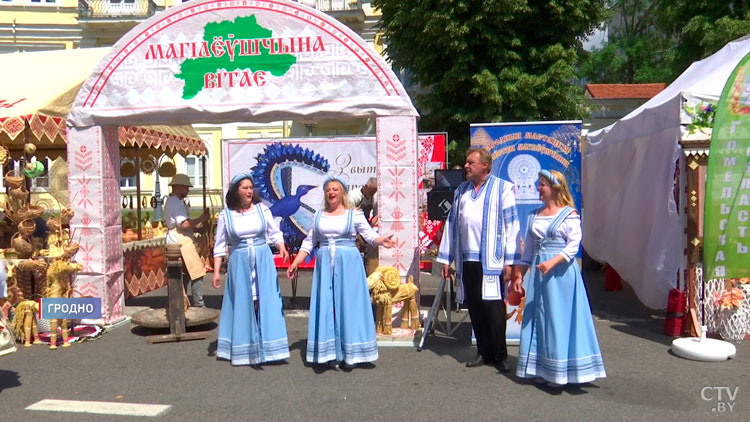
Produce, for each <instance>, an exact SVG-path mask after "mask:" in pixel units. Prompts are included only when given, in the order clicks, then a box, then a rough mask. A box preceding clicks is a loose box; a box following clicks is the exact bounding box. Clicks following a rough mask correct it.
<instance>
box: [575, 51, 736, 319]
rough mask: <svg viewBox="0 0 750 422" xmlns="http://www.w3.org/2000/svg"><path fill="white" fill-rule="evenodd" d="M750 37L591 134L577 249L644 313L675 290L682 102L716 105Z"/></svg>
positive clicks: (681, 236)
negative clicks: (610, 272)
mask: <svg viewBox="0 0 750 422" xmlns="http://www.w3.org/2000/svg"><path fill="white" fill-rule="evenodd" d="M748 53H750V37H744V38H741V39H739V40H736V41H733V42H730V43H729V44H727V45H726V46H724V48H722V49H721V50H719V51H718V52H716V53H715V54H713V55H712V56H710V57H708V58H706V59H704V60H701V61H699V62H695V63H693V64H692V65H690V67H689V68H688V69H687V70H686V71H685V72H684V73H683V74H682V75H680V77H679V78H677V79H676V80H675V81H674V82H673V83H672V84H671V85H669V86H668V87H667V89H665V90H664V91H662V92H660V93H659V94H658V95H657V96H655V97H654V98H652V99H651V100H649V101H648V102H646V103H645V104H643V105H642V106H640V107H639V108H637V109H636V110H634V111H633V112H632V113H630V114H628V115H627V116H625V117H623V118H622V119H620V120H619V121H617V122H615V123H614V124H612V125H610V126H608V127H606V128H604V129H601V130H598V131H596V132H592V133H590V134H589V136H588V144H587V145H586V150H585V152H584V156H583V180H582V186H583V200H584V205H585V224H584V225H583V246H584V248H585V249H586V252H587V253H588V254H589V255H590V256H591V257H593V258H594V259H596V260H597V261H600V262H607V263H609V265H611V266H612V267H613V268H614V269H615V270H616V271H617V272H618V273H619V274H620V276H622V278H623V279H624V280H626V281H627V282H628V283H630V285H631V286H632V287H633V289H634V290H635V292H636V294H637V295H638V298H639V299H640V300H641V301H642V302H643V303H644V304H645V305H647V306H649V307H651V308H664V307H666V304H667V294H668V292H669V290H670V289H672V288H674V287H676V286H677V277H678V272H679V269H680V268H681V265H680V264H681V262H682V259H683V251H684V248H685V244H684V234H683V230H684V227H683V225H682V224H681V222H680V216H679V214H678V211H677V207H676V204H675V200H674V192H673V187H674V177H675V163H676V162H677V160H678V158H679V155H680V146H679V143H678V141H679V139H680V136H681V132H682V127H681V119H680V115H681V105H682V102H683V101H685V98H688V97H691V98H703V99H712V100H718V98H719V97H720V96H721V92H722V90H723V89H724V85H725V84H726V81H727V79H728V78H729V75H730V74H731V72H732V71H733V70H734V68H735V67H736V66H737V63H739V61H740V60H741V59H742V58H743V57H744V56H745V55H747V54H748Z"/></svg>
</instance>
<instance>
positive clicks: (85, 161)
mask: <svg viewBox="0 0 750 422" xmlns="http://www.w3.org/2000/svg"><path fill="white" fill-rule="evenodd" d="M93 158H94V156H93V151H87V150H86V147H85V146H83V145H82V146H81V148H80V149H79V150H78V151H77V152H76V156H75V160H74V163H75V166H76V168H78V169H79V170H80V171H82V172H85V171H87V170H88V169H90V168H91V165H92V164H93V162H94V160H93Z"/></svg>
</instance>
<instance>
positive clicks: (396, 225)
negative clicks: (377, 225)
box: [391, 207, 404, 233]
mask: <svg viewBox="0 0 750 422" xmlns="http://www.w3.org/2000/svg"><path fill="white" fill-rule="evenodd" d="M403 216H404V213H403V212H401V208H399V207H396V209H394V210H393V212H392V213H391V217H393V219H394V220H395V221H394V222H393V224H391V230H392V231H394V232H396V233H398V232H400V231H402V230H404V224H403V223H401V217H403Z"/></svg>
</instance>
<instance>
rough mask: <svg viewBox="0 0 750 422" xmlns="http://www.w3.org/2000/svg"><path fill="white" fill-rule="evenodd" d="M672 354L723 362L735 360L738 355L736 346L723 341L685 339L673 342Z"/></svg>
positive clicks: (705, 360) (692, 358)
mask: <svg viewBox="0 0 750 422" xmlns="http://www.w3.org/2000/svg"><path fill="white" fill-rule="evenodd" d="M672 352H674V354H675V355H677V356H679V357H682V358H685V359H691V360H700V361H703V362H722V361H725V360H727V359H731V358H733V357H734V356H735V355H736V354H737V348H736V347H734V344H732V343H729V342H726V341H722V340H715V339H712V338H704V339H703V340H701V339H700V338H697V337H684V338H678V339H674V341H672Z"/></svg>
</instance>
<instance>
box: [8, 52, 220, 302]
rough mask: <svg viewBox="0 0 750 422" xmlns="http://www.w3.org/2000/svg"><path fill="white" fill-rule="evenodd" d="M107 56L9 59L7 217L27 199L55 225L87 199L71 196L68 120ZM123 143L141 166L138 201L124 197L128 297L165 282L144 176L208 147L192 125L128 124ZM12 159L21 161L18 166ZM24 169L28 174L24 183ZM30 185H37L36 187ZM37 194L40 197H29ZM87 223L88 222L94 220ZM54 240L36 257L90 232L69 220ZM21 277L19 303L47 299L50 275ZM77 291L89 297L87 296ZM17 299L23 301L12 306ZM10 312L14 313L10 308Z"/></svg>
mask: <svg viewBox="0 0 750 422" xmlns="http://www.w3.org/2000/svg"><path fill="white" fill-rule="evenodd" d="M108 51H109V48H93V49H78V50H63V51H45V52H35V53H14V54H7V55H4V56H5V57H4V58H3V64H4V66H3V68H2V69H0V73H2V74H4V75H3V76H5V78H4V79H5V80H6V81H14V83H12V84H7V85H6V86H5V87H4V88H3V92H2V94H0V96H1V97H0V161H2V164H3V166H4V167H5V168H4V171H3V174H4V175H6V176H8V177H6V179H5V183H4V185H5V188H6V189H7V190H6V196H5V198H4V200H3V209H4V210H5V211H6V216H8V214H9V211H10V212H11V217H12V213H13V212H15V210H13V208H18V204H17V203H15V202H13V201H14V200H21V199H23V200H25V201H26V208H29V207H31V208H34V209H35V210H37V211H38V212H37V213H36V214H40V215H39V216H36V214H34V215H35V216H36V217H41V215H42V214H44V215H45V216H47V217H52V219H54V218H59V217H55V216H56V215H57V214H58V213H59V211H60V209H65V207H68V206H70V200H72V201H74V202H76V201H79V202H80V201H81V200H82V198H81V196H80V195H81V193H83V192H70V197H69V192H68V177H67V176H68V168H69V162H68V161H67V155H68V152H67V146H66V143H67V140H68V136H67V128H66V125H65V118H66V116H67V114H68V112H69V110H70V107H71V105H72V102H73V100H74V99H75V96H76V95H77V93H78V90H79V89H80V87H81V84H82V83H83V81H84V79H85V78H86V77H87V75H88V74H89V73H90V72H91V71H92V69H93V68H94V66H95V65H96V63H98V62H99V61H100V60H101V59H102V58H103V57H104V56H105V55H106V54H107V52H108ZM51 63H54V64H55V66H57V68H56V70H55V77H53V78H52V77H50V76H49V66H50V64H51ZM21 69H23V71H20V70H21ZM11 71H12V72H13V73H12V75H11V74H10V72H11ZM5 73H7V75H5ZM117 139H118V141H119V154H120V156H121V157H128V158H130V159H131V161H132V162H134V163H135V166H133V165H132V164H130V165H131V166H132V167H133V168H132V169H128V170H132V174H127V176H135V178H136V179H138V183H137V185H136V187H137V190H136V195H135V196H134V198H133V197H130V198H128V197H123V201H127V200H128V199H129V203H128V204H127V206H129V207H131V208H133V210H132V211H128V210H126V211H125V213H124V217H127V219H129V220H132V222H131V223H130V225H131V226H132V227H131V232H132V235H131V234H130V232H128V233H125V234H123V240H124V241H125V240H126V241H127V242H124V243H123V247H122V249H121V251H122V252H121V253H122V255H123V257H124V260H125V262H126V267H127V268H132V271H127V272H126V273H125V285H126V292H127V295H128V296H129V297H130V296H135V295H138V294H142V293H145V292H147V291H150V290H153V289H156V288H159V287H161V286H163V285H164V283H165V276H164V270H163V269H161V267H163V266H164V260H163V249H164V247H165V245H164V236H163V233H160V231H161V230H160V228H157V227H154V226H152V224H151V221H150V220H146V219H144V218H143V215H142V210H143V209H144V208H147V207H149V206H151V205H152V203H153V200H152V201H150V202H145V201H144V200H145V199H146V198H145V197H144V198H142V197H141V195H140V180H139V179H140V175H141V174H143V173H146V174H148V173H154V172H155V171H159V170H163V169H157V168H156V166H155V164H156V163H157V160H156V158H155V157H160V156H162V154H166V155H167V156H174V155H175V154H195V155H199V156H200V155H202V154H203V153H204V149H205V148H204V146H203V143H202V141H201V139H200V138H199V136H198V135H197V133H196V132H195V131H194V130H193V129H192V127H191V126H172V127H170V126H143V125H134V126H122V127H120V128H119V129H118V133H117ZM84 148H85V147H84ZM93 158H94V157H93V156H91V154H85V155H84V156H82V157H80V158H78V159H77V163H79V164H80V165H82V166H91V165H93ZM14 160H17V161H19V162H20V163H19V165H18V166H16V165H15V163H14ZM6 163H7V165H6ZM112 164H113V166H115V168H116V169H117V171H118V172H119V171H120V170H121V166H120V163H119V162H118V163H112ZM122 167H123V170H124V169H127V168H128V166H127V164H124V165H123V166H122ZM22 170H27V171H26V175H27V177H26V178H25V180H24V173H23V172H22ZM123 176H126V175H125V174H123ZM19 178H20V179H19ZM37 178H39V179H37ZM16 179H17V180H21V182H20V183H19V184H18V187H14V186H11V185H10V184H9V182H10V183H11V184H12V183H15V180H16ZM31 179H37V180H35V182H33V184H32V182H31ZM41 179H44V182H45V183H44V184H41V186H42V188H41V189H37V187H38V186H40V183H39V180H41ZM118 185H119V183H118ZM33 191H36V192H34V193H31V192H33ZM22 194H24V195H22ZM16 197H18V198H16ZM133 199H135V201H134V200H133ZM134 202H135V206H133V205H134ZM123 208H125V207H123ZM118 216H119V213H118ZM85 218H86V219H90V218H91V216H88V215H87V216H86V217H85ZM16 220H18V221H16ZM50 221H51V219H50V220H48V224H49V222H50ZM20 223H21V221H20V220H19V219H17V218H6V219H4V221H3V223H2V224H3V227H4V229H5V230H6V231H8V232H10V233H12V232H15V230H16V225H18V224H20ZM29 227H30V226H29ZM27 231H28V230H27ZM51 232H52V230H51ZM50 236H52V237H48V241H47V243H48V246H49V247H48V248H44V249H43V248H42V245H39V246H38V247H35V249H36V250H35V251H34V256H38V255H45V256H46V260H47V261H50V260H53V259H56V258H58V257H59V256H60V254H59V253H57V252H56V251H59V250H62V249H63V248H64V246H65V245H69V244H78V243H80V241H81V238H83V237H85V236H86V233H84V232H83V231H76V230H73V231H72V233H71V232H70V231H69V228H68V225H67V221H64V224H63V225H62V227H61V231H60V233H51V234H50ZM58 237H59V239H58ZM126 238H127V239H126ZM25 239H27V240H28V242H27V243H29V244H31V240H32V239H31V238H30V233H29V234H28V235H25ZM51 239H54V241H51ZM9 240H10V239H6V241H9ZM14 241H15V242H16V243H18V244H19V245H21V243H22V242H21V241H20V240H18V239H16V240H14ZM5 246H13V245H11V244H8V245H5ZM21 246H23V245H21ZM15 249H16V248H13V247H11V248H10V249H8V252H9V253H8V254H7V256H6V258H8V259H7V260H6V261H7V263H8V264H9V265H10V266H16V265H17V264H19V263H20V261H15V260H14V259H15V257H17V256H18V255H19V254H18V252H17V251H15ZM40 262H41V261H40ZM26 266H28V265H26ZM16 275H17V277H16V279H17V281H18V284H17V287H18V289H19V292H18V293H19V294H20V297H26V298H27V299H28V298H35V297H38V296H39V295H41V294H42V293H43V286H44V283H45V275H44V272H43V271H42V270H41V269H40V271H26V270H24V269H23V268H18V270H17V272H16ZM77 293H79V294H81V295H86V294H87V293H86V292H81V291H78V292H77ZM17 300H18V297H16V299H15V300H14V301H17ZM4 307H5V308H6V309H5V310H6V311H8V309H7V308H8V304H5V305H4Z"/></svg>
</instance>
